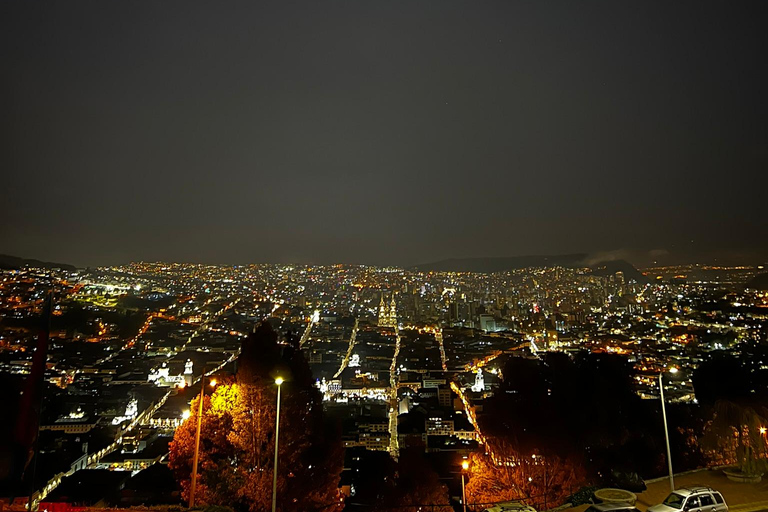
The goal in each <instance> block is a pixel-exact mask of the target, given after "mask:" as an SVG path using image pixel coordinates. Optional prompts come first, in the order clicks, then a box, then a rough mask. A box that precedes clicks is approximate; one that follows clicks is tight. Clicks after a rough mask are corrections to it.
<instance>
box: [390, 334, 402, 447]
mask: <svg viewBox="0 0 768 512" xmlns="http://www.w3.org/2000/svg"><path fill="white" fill-rule="evenodd" d="M399 354H400V329H399V328H398V327H397V326H395V354H394V355H393V356H392V364H391V365H390V366H389V454H390V455H391V456H392V458H393V459H395V460H397V458H398V457H399V455H400V442H399V440H398V438H397V413H398V403H397V387H398V385H399V384H400V375H399V374H398V373H397V356H398V355H399Z"/></svg>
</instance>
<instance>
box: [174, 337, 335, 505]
mask: <svg viewBox="0 0 768 512" xmlns="http://www.w3.org/2000/svg"><path fill="white" fill-rule="evenodd" d="M277 374H280V375H281V376H283V377H284V378H285V379H286V381H285V383H284V384H283V385H282V386H281V388H282V389H281V395H282V396H281V409H280V437H279V443H278V460H279V463H278V479H277V505H278V507H277V508H278V510H281V511H294V510H315V509H321V508H322V510H325V511H328V512H332V511H333V510H339V509H340V507H341V500H340V494H339V491H338V482H339V477H340V474H341V469H342V457H341V454H342V449H341V444H340V442H339V440H338V438H336V437H334V436H329V435H328V434H327V433H326V432H325V431H324V429H323V424H322V403H321V398H320V395H319V393H318V391H317V390H316V388H314V386H313V385H312V382H311V373H310V372H309V367H308V366H307V364H306V361H304V359H303V357H302V355H301V353H300V352H299V351H298V350H294V349H293V347H291V346H280V345H278V344H277V342H276V334H275V333H274V331H272V328H271V327H269V324H266V323H263V324H262V325H261V326H260V327H259V328H258V329H257V330H256V332H254V334H253V335H252V336H251V337H250V338H249V340H247V341H246V342H245V343H244V346H243V350H242V351H241V357H240V360H239V361H238V375H237V381H236V382H232V383H226V384H223V385H220V386H218V387H217V388H216V390H215V391H214V393H213V394H212V396H210V397H208V396H206V397H205V399H204V402H203V421H202V429H201V442H200V462H199V470H198V474H199V476H198V488H197V489H198V490H197V495H196V500H197V501H198V502H199V503H203V504H210V505H227V506H231V507H233V508H235V509H236V510H241V511H245V510H250V511H251V512H256V511H262V510H268V509H269V508H270V507H271V500H272V475H273V463H274V459H273V457H274V446H275V444H274V443H275V417H276V402H277V387H276V385H275V384H274V377H275V376H276V375H277ZM198 406H199V400H198V399H195V400H193V402H192V407H191V409H192V411H193V414H192V416H191V417H190V418H189V419H188V420H187V421H186V422H184V424H182V425H181V426H180V427H179V428H178V429H177V431H176V435H175V437H174V440H173V442H172V443H171V448H170V449H171V452H170V460H169V465H170V467H171V469H173V470H174V472H175V473H176V475H177V478H178V479H179V481H180V483H181V487H182V495H183V497H184V499H189V487H190V475H191V470H192V458H193V450H194V438H195V430H196V425H197V423H196V422H197V414H196V413H197V409H198Z"/></svg>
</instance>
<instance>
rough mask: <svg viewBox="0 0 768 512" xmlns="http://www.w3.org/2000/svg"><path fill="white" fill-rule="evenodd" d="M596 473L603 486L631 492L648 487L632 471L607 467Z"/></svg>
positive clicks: (641, 490) (640, 490)
mask: <svg viewBox="0 0 768 512" xmlns="http://www.w3.org/2000/svg"><path fill="white" fill-rule="evenodd" d="M597 474H598V476H599V477H600V479H601V480H602V483H603V485H604V486H605V487H613V488H616V489H624V490H626V491H632V492H643V491H644V490H646V489H647V488H648V487H647V486H646V485H645V481H644V480H643V479H642V478H640V475H638V474H637V473H635V472H634V471H622V470H619V469H607V470H602V471H598V473H597Z"/></svg>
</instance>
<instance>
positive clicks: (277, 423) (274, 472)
mask: <svg viewBox="0 0 768 512" xmlns="http://www.w3.org/2000/svg"><path fill="white" fill-rule="evenodd" d="M283 382H284V381H283V378H282V377H278V378H276V379H275V384H277V418H276V420H275V466H274V468H273V469H272V512H275V511H276V510H277V441H278V437H279V435H280V388H281V387H282V386H281V384H282V383H283Z"/></svg>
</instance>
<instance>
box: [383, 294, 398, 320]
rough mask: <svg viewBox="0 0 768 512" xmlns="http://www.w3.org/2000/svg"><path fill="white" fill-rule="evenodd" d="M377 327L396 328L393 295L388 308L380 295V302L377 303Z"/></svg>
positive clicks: (395, 306)
mask: <svg viewBox="0 0 768 512" xmlns="http://www.w3.org/2000/svg"><path fill="white" fill-rule="evenodd" d="M379 327H397V305H396V304H395V294H394V293H393V294H392V299H391V300H390V302H389V306H387V304H386V303H385V302H384V294H383V293H382V294H381V300H380V301H379Z"/></svg>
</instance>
